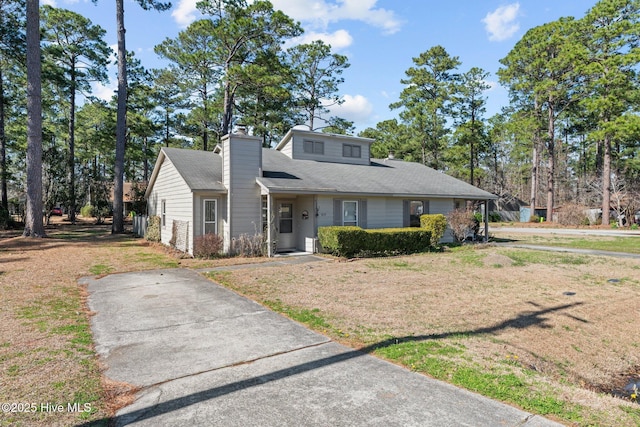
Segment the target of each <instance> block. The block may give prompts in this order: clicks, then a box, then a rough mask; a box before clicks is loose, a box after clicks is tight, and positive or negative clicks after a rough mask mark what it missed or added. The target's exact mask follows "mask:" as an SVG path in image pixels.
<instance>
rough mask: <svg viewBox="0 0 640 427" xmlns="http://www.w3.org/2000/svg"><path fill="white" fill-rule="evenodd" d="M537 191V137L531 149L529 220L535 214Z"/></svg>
mask: <svg viewBox="0 0 640 427" xmlns="http://www.w3.org/2000/svg"><path fill="white" fill-rule="evenodd" d="M537 192H538V141H537V137H536V138H534V141H533V151H532V153H531V211H530V212H529V221H532V220H533V217H534V215H535V214H536V194H537Z"/></svg>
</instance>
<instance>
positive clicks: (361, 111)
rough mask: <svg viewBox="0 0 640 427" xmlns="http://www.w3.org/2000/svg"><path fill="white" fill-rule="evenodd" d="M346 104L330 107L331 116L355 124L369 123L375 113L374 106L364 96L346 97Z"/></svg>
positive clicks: (344, 98)
mask: <svg viewBox="0 0 640 427" xmlns="http://www.w3.org/2000/svg"><path fill="white" fill-rule="evenodd" d="M342 99H343V100H344V102H343V103H342V104H340V105H333V106H331V107H329V110H330V111H331V115H333V116H338V117H341V118H343V119H345V120H350V121H352V122H354V124H359V123H364V122H368V121H369V119H370V118H371V113H372V112H373V105H372V104H371V102H370V101H369V100H368V99H367V98H365V97H364V96H362V95H354V96H352V95H344V97H343V98H342Z"/></svg>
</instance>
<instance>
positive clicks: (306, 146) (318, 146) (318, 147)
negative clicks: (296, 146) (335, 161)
mask: <svg viewBox="0 0 640 427" xmlns="http://www.w3.org/2000/svg"><path fill="white" fill-rule="evenodd" d="M302 150H303V151H304V152H305V153H307V154H324V142H323V141H311V140H304V141H303V143H302Z"/></svg>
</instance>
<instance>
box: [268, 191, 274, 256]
mask: <svg viewBox="0 0 640 427" xmlns="http://www.w3.org/2000/svg"><path fill="white" fill-rule="evenodd" d="M272 209H273V197H271V193H270V192H269V193H267V256H268V257H269V258H271V257H273V224H272V223H271V221H272V220H273V218H274V215H273V213H272V212H271V210H272Z"/></svg>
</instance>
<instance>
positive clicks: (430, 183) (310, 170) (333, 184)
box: [258, 149, 497, 200]
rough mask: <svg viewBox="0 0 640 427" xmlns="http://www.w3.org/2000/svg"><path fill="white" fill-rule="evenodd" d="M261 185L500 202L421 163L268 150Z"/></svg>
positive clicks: (281, 189) (275, 189)
mask: <svg viewBox="0 0 640 427" xmlns="http://www.w3.org/2000/svg"><path fill="white" fill-rule="evenodd" d="M262 162H263V176H262V177H260V178H258V183H260V185H262V186H263V187H265V188H267V189H269V191H272V192H290V193H313V194H317V193H328V194H353V195H356V194H357V195H372V196H397V197H409V196H411V197H424V198H431V197H437V198H460V199H470V200H475V199H480V200H486V199H496V198H497V197H496V196H495V195H493V194H491V193H489V192H487V191H484V190H481V189H479V188H477V187H474V186H472V185H470V184H467V183H466V182H464V181H461V180H459V179H457V178H454V177H451V176H449V175H447V174H445V173H442V172H438V171H436V170H435V169H432V168H429V167H426V166H423V165H421V164H419V163H412V162H405V161H402V160H391V159H383V160H375V159H374V160H371V162H370V164H369V165H353V164H344V163H329V162H318V161H314V160H294V159H291V158H290V157H288V156H286V155H285V154H283V153H281V152H280V151H276V150H271V149H264V151H263V153H262Z"/></svg>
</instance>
